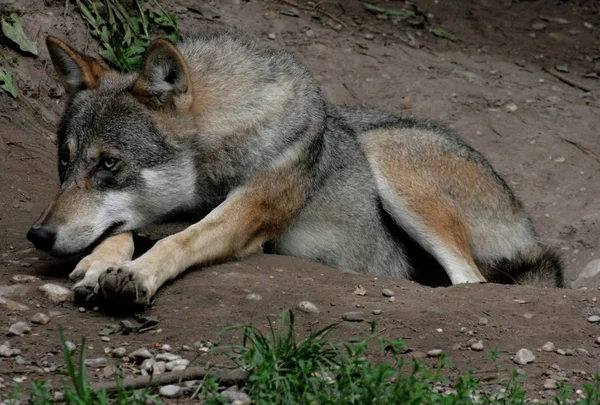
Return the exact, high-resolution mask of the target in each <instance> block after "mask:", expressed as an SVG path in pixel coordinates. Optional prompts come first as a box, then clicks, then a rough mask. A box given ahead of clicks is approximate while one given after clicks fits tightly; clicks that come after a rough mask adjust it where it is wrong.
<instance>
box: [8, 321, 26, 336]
mask: <svg viewBox="0 0 600 405" xmlns="http://www.w3.org/2000/svg"><path fill="white" fill-rule="evenodd" d="M29 332H31V326H29V324H28V323H27V322H16V323H13V324H12V325H10V328H9V329H8V335H9V336H23V335H26V334H28V333H29Z"/></svg>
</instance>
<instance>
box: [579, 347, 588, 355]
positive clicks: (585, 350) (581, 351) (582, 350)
mask: <svg viewBox="0 0 600 405" xmlns="http://www.w3.org/2000/svg"><path fill="white" fill-rule="evenodd" d="M575 353H577V354H578V355H580V356H589V355H590V352H588V351H587V349H585V348H583V347H580V348H578V349H575Z"/></svg>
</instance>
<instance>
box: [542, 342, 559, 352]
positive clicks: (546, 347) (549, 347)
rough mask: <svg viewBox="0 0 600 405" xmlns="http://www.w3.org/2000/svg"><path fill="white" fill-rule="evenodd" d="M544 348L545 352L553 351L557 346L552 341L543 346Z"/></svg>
mask: <svg viewBox="0 0 600 405" xmlns="http://www.w3.org/2000/svg"><path fill="white" fill-rule="evenodd" d="M542 350H543V351H545V352H553V351H555V350H556V346H554V343H552V342H547V343H545V344H544V346H542Z"/></svg>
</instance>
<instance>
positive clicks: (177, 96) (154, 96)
mask: <svg viewBox="0 0 600 405" xmlns="http://www.w3.org/2000/svg"><path fill="white" fill-rule="evenodd" d="M189 87H190V77H189V72H188V67H187V64H186V63H185V61H184V60H183V57H182V56H181V54H180V53H179V51H178V50H177V48H175V45H173V43H171V42H170V41H168V40H166V39H156V40H154V41H152V43H151V44H150V45H149V46H148V49H146V53H145V54H144V58H143V59H142V68H141V70H140V76H139V77H138V79H137V81H136V82H135V85H134V86H133V94H134V95H135V96H136V97H137V98H138V100H140V101H141V102H143V103H145V104H149V105H150V106H152V107H167V106H172V105H180V104H181V103H180V101H183V102H184V104H185V102H186V101H187V100H188V99H189V97H187V95H188V90H189Z"/></svg>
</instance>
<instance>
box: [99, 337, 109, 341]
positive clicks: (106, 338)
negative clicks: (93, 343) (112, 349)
mask: <svg viewBox="0 0 600 405" xmlns="http://www.w3.org/2000/svg"><path fill="white" fill-rule="evenodd" d="M100 340H101V341H103V342H110V338H109V337H108V336H102V337H101V338H100Z"/></svg>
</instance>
